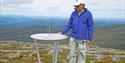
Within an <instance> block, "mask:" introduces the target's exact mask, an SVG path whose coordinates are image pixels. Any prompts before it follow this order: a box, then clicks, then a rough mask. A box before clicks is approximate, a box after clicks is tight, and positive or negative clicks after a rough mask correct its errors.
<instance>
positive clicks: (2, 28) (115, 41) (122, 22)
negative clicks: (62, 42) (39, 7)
mask: <svg viewBox="0 0 125 63" xmlns="http://www.w3.org/2000/svg"><path fill="white" fill-rule="evenodd" d="M94 21H95V22H94V23H95V34H94V41H93V43H94V44H96V45H99V46H102V47H112V48H119V49H125V46H124V45H125V39H124V38H125V19H103V18H102V19H95V20H94ZM67 22H68V18H55V17H28V16H0V40H11V41H12V40H15V41H25V42H32V39H31V38H30V35H32V34H35V33H45V32H48V28H49V27H51V32H59V31H61V30H62V29H63V28H64V27H65V25H66V24H67Z"/></svg>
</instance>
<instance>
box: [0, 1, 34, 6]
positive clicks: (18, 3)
mask: <svg viewBox="0 0 125 63" xmlns="http://www.w3.org/2000/svg"><path fill="white" fill-rule="evenodd" d="M30 3H33V0H1V1H0V4H1V5H2V6H9V7H14V6H19V5H22V4H30Z"/></svg>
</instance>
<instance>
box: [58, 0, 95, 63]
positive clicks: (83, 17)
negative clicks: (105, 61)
mask: <svg viewBox="0 0 125 63" xmlns="http://www.w3.org/2000/svg"><path fill="white" fill-rule="evenodd" d="M74 7H75V11H73V12H72V14H71V17H70V19H69V22H68V24H67V26H66V27H65V29H64V30H63V31H62V32H60V33H61V34H66V33H67V32H68V31H69V30H71V38H70V43H69V44H70V47H71V49H70V53H69V63H76V62H77V60H76V53H75V49H76V48H77V47H78V48H79V49H80V53H81V54H80V57H79V59H78V62H77V63H85V60H86V59H85V52H86V50H85V49H86V47H85V45H86V44H90V43H91V41H92V38H93V37H92V35H93V17H92V14H91V12H90V11H88V10H87V9H86V8H85V4H84V3H83V2H75V3H74Z"/></svg>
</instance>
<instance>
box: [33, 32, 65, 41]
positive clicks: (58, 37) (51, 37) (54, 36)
mask: <svg viewBox="0 0 125 63" xmlns="http://www.w3.org/2000/svg"><path fill="white" fill-rule="evenodd" d="M31 38H33V39H37V40H62V39H66V38H67V36H66V35H61V34H54V33H50V34H49V33H39V34H33V35H31Z"/></svg>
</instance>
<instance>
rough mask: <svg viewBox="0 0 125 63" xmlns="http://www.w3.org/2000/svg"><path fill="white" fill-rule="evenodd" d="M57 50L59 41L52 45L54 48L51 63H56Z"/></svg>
mask: <svg viewBox="0 0 125 63" xmlns="http://www.w3.org/2000/svg"><path fill="white" fill-rule="evenodd" d="M58 50H59V41H56V42H55V43H54V48H53V61H52V63H57V58H58Z"/></svg>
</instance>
